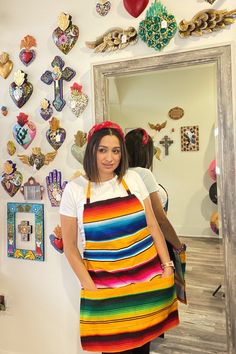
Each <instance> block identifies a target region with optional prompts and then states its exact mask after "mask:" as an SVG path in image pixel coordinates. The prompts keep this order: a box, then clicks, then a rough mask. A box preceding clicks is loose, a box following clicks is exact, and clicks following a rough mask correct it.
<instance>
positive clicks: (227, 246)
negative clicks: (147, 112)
mask: <svg viewBox="0 0 236 354" xmlns="http://www.w3.org/2000/svg"><path fill="white" fill-rule="evenodd" d="M231 60H232V56H231V46H230V45H224V46H217V47H209V48H203V49H198V50H190V51H186V52H180V53H174V54H164V55H157V56H153V57H144V58H138V59H128V60H122V61H117V62H109V63H103V64H94V65H93V66H92V75H93V85H94V106H95V107H94V109H95V120H96V122H101V121H103V120H108V118H109V117H108V112H109V107H108V97H109V78H111V77H117V76H124V75H131V74H135V73H145V72H151V71H157V70H164V69H170V68H171V69H173V68H181V67H182V68H184V67H188V66H194V65H202V64H209V63H213V64H216V68H217V69H216V74H217V115H218V118H217V124H218V131H219V133H218V134H219V135H218V146H217V154H218V156H217V160H218V161H219V167H220V171H221V173H220V176H219V182H220V183H219V187H220V191H221V193H220V194H221V195H220V197H219V199H220V200H219V209H220V212H221V224H222V225H221V226H222V234H223V235H224V236H223V245H224V261H225V307H226V320H227V326H226V331H227V342H228V353H229V354H233V353H235V348H236V287H235V284H236V234H235V230H236V217H235V215H236V178H235V175H236V168H235V166H236V165H235V151H236V147H235V142H236V127H235V123H234V120H233V106H232V70H231Z"/></svg>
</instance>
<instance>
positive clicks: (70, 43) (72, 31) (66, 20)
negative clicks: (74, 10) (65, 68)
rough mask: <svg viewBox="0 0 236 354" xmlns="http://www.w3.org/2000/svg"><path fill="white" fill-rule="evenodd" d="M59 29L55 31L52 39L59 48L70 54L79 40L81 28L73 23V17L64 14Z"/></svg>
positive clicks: (61, 15) (60, 17)
mask: <svg viewBox="0 0 236 354" xmlns="http://www.w3.org/2000/svg"><path fill="white" fill-rule="evenodd" d="M58 22H59V23H58V27H57V28H56V29H55V30H54V31H53V34H52V38H53V41H54V43H55V44H56V46H57V48H58V49H60V51H62V53H64V54H68V53H69V52H70V51H71V49H72V48H73V47H74V45H75V43H76V42H77V40H78V38H79V28H78V27H77V26H76V25H73V23H72V17H71V15H68V14H65V13H64V12H62V13H61V14H60V16H59V21H58Z"/></svg>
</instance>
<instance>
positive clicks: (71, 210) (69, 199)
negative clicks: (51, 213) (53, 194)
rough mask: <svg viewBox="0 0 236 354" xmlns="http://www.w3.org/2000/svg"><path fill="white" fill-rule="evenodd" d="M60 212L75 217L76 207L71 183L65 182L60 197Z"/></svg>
mask: <svg viewBox="0 0 236 354" xmlns="http://www.w3.org/2000/svg"><path fill="white" fill-rule="evenodd" d="M60 214H62V215H66V216H71V217H77V207H76V202H75V198H74V195H73V191H72V185H71V183H70V182H69V183H67V185H66V187H65V189H64V191H63V194H62V198H61V203H60Z"/></svg>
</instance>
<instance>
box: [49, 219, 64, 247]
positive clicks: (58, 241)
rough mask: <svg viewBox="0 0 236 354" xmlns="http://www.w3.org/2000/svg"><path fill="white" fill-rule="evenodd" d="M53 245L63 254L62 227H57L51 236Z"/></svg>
mask: <svg viewBox="0 0 236 354" xmlns="http://www.w3.org/2000/svg"><path fill="white" fill-rule="evenodd" d="M49 239H50V242H51V245H52V246H53V248H55V250H56V251H57V252H59V253H63V252H64V250H63V240H62V231H61V226H59V225H57V226H56V227H55V229H54V230H53V234H51V235H50V236H49Z"/></svg>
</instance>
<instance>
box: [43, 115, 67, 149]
mask: <svg viewBox="0 0 236 354" xmlns="http://www.w3.org/2000/svg"><path fill="white" fill-rule="evenodd" d="M49 125H50V129H48V130H47V131H46V138H47V141H48V142H49V144H50V145H51V146H52V147H53V149H54V150H58V149H59V147H61V146H62V144H63V143H64V141H65V138H66V131H65V129H64V128H60V120H59V119H57V118H56V117H53V118H52V119H51V120H50V121H49Z"/></svg>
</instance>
